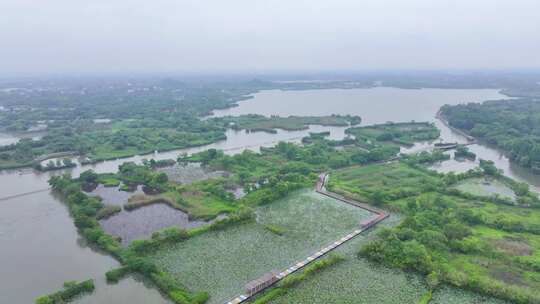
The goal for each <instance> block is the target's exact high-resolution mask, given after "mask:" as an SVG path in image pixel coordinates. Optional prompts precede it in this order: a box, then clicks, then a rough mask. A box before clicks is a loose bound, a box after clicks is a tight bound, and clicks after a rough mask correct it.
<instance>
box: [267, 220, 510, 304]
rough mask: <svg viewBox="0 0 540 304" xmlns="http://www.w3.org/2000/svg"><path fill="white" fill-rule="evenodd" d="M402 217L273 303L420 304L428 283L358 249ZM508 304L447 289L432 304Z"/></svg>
mask: <svg viewBox="0 0 540 304" xmlns="http://www.w3.org/2000/svg"><path fill="white" fill-rule="evenodd" d="M400 221H401V217H400V216H397V215H394V214H393V215H392V216H391V217H390V218H388V219H387V220H385V221H384V222H382V223H381V224H379V228H378V229H376V230H371V231H369V232H367V233H366V234H362V235H360V236H359V237H357V238H355V239H354V240H352V241H351V242H349V243H347V244H345V245H344V246H342V247H340V248H339V249H337V250H336V251H335V252H336V253H337V254H339V255H341V256H343V257H344V258H345V260H344V261H342V262H340V263H338V264H336V265H333V266H331V267H329V268H327V269H324V270H323V271H321V272H318V273H315V274H314V275H313V276H310V277H308V278H307V279H306V280H304V281H302V282H301V283H300V284H299V285H297V286H295V287H294V288H292V289H288V290H287V292H286V293H285V294H284V295H282V296H280V297H278V298H276V299H274V300H273V301H271V302H270V303H272V304H285V303H295V304H318V303H321V304H323V303H324V304H326V303H339V304H368V303H379V304H386V303H388V304H396V303H418V302H419V300H420V299H421V298H422V296H423V295H424V294H425V293H426V292H427V291H428V288H427V286H426V284H425V283H424V280H423V279H422V278H421V277H420V276H419V275H416V274H414V273H407V272H404V271H401V270H397V269H390V268H387V267H384V266H381V265H378V264H374V263H372V262H369V261H367V260H366V259H363V258H359V257H358V256H357V253H358V248H359V247H360V246H362V245H363V244H365V243H366V242H367V241H369V240H370V239H371V238H372V237H373V236H374V235H375V233H376V232H377V231H378V230H379V229H380V228H381V227H382V226H386V227H389V226H394V225H397V224H398V223H399V222H400ZM458 303H460V304H462V303H463V304H473V303H474V304H487V303H490V304H506V303H507V302H504V301H501V300H498V299H495V298H491V297H486V296H482V295H479V294H477V293H474V292H469V291H464V290H461V289H457V288H454V287H449V286H444V287H441V288H439V289H437V291H435V292H434V293H433V299H432V301H431V302H430V304H458Z"/></svg>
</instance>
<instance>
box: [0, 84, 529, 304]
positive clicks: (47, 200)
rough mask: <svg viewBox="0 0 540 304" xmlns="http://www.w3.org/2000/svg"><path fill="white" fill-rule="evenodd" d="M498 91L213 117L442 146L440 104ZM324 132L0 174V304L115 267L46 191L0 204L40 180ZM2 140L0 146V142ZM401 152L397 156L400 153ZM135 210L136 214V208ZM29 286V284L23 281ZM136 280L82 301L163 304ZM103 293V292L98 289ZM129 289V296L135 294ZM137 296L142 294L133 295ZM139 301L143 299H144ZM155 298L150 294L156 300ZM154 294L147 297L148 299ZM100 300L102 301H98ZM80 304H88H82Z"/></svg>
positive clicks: (234, 136)
mask: <svg viewBox="0 0 540 304" xmlns="http://www.w3.org/2000/svg"><path fill="white" fill-rule="evenodd" d="M502 98H504V96H503V95H501V94H499V93H498V91H497V90H449V89H422V90H404V89H395V88H374V89H354V90H313V91H274V90H273V91H263V92H260V93H257V94H255V95H254V98H253V99H251V100H247V101H242V102H240V103H239V106H238V107H235V108H232V109H228V110H220V111H216V112H215V115H216V116H224V115H240V114H247V113H256V114H264V115H272V114H275V115H284V116H288V115H328V114H351V115H360V116H361V117H362V119H363V122H362V124H363V125H367V124H373V123H384V122H387V121H396V122H397V121H411V120H415V121H426V120H427V121H434V122H435V123H436V124H437V126H438V127H439V128H440V129H441V137H442V138H443V140H445V141H460V142H463V141H465V139H464V138H462V137H461V136H460V135H459V134H455V133H453V132H452V131H451V130H449V129H448V128H446V127H445V126H444V125H443V124H442V123H440V122H438V121H436V120H435V113H436V112H437V110H438V109H439V107H440V106H442V105H443V104H458V103H466V102H480V101H484V100H490V99H502ZM326 130H330V131H331V136H330V138H333V139H339V138H342V137H343V136H344V130H345V128H339V127H321V126H311V127H310V129H309V130H303V131H294V132H286V131H282V130H279V131H278V133H277V134H268V133H262V132H257V133H246V132H244V131H232V130H229V131H227V138H228V139H227V140H225V141H221V142H218V143H214V144H211V145H208V146H204V147H197V148H191V149H185V150H178V151H170V152H165V153H157V154H152V155H146V156H135V157H131V158H126V159H119V160H113V161H107V162H103V163H98V164H94V165H88V166H78V167H76V168H72V169H69V170H63V171H55V172H46V173H38V172H34V171H32V170H30V169H24V170H12V171H2V172H0V207H1V208H2V212H0V244H1V250H0V269H2V271H1V272H0V303H32V301H33V299H34V298H35V297H36V296H38V295H40V294H44V293H48V292H52V291H55V290H57V289H58V288H59V287H60V286H61V284H62V282H64V281H67V280H82V279H88V278H94V279H96V280H98V279H99V278H102V277H103V275H104V273H105V272H106V271H107V270H108V269H110V268H113V267H115V266H116V265H117V262H116V261H114V260H113V259H112V258H110V257H108V256H105V255H102V254H100V253H99V252H96V251H93V250H92V249H90V248H88V247H87V246H86V245H85V244H84V242H83V241H82V240H81V239H80V237H79V235H78V234H77V232H76V230H75V227H74V225H73V222H72V219H71V218H70V217H69V214H68V212H67V209H66V207H65V206H64V205H63V204H62V202H61V201H59V200H58V199H57V198H55V197H54V196H53V195H52V194H51V193H50V192H49V191H44V192H40V193H35V194H31V195H26V196H21V197H18V198H11V199H4V200H2V199H1V198H5V197H9V196H13V195H18V194H22V193H27V192H31V191H36V190H42V189H47V188H48V185H47V180H48V179H49V178H50V176H52V175H54V174H62V173H65V172H69V173H71V174H73V175H75V176H77V175H78V174H80V172H82V171H85V170H88V169H93V170H95V171H96V172H100V173H101V172H115V171H116V170H117V168H118V165H120V164H121V163H123V162H125V161H135V162H141V161H142V159H144V158H155V159H167V158H176V157H177V156H178V155H179V154H180V153H182V152H186V153H194V152H198V151H202V150H205V149H208V148H216V149H223V150H225V151H226V153H230V154H233V153H238V152H241V151H243V150H245V149H251V150H255V151H257V150H258V148H259V147H260V146H272V145H274V144H275V143H277V142H278V141H281V140H286V141H296V142H299V141H300V139H301V138H302V137H303V136H306V135H307V134H308V132H321V131H326ZM0 141H1V140H0ZM429 147H430V144H429V143H424V144H419V145H416V146H415V147H413V148H411V149H407V150H409V151H412V150H414V149H416V150H422V149H428V148H429ZM407 150H404V151H407ZM471 150H472V151H473V152H475V153H476V154H477V155H478V157H479V158H483V159H491V160H493V161H495V162H496V164H497V166H498V167H500V168H502V169H503V170H504V171H505V173H506V174H508V175H509V176H511V177H514V178H517V179H519V180H524V181H527V182H529V183H530V184H532V185H533V186H536V187H537V186H539V185H540V178H539V177H538V176H536V175H532V174H530V173H528V171H526V170H524V169H522V168H519V167H517V166H515V165H511V164H510V163H509V161H508V159H507V158H506V157H504V156H503V155H501V154H500V153H499V152H497V151H496V150H494V149H492V148H489V147H487V146H483V145H474V146H471ZM471 165H473V164H466V163H457V164H456V163H451V162H449V163H448V164H442V166H443V167H445V166H446V167H453V168H458V167H461V166H471ZM141 210H142V209H141ZM30 282H31V283H30ZM144 286H145V285H144V284H142V283H140V282H137V281H136V280H128V281H125V282H121V283H120V284H119V285H114V286H113V285H111V286H105V285H104V284H101V286H100V283H99V281H98V290H97V291H96V293H95V295H93V296H90V297H88V298H87V299H86V300H84V299H81V300H82V301H83V302H81V303H102V302H110V303H124V302H126V301H128V300H129V301H128V302H129V303H133V304H137V303H166V302H164V301H163V299H161V298H160V297H159V294H158V293H157V291H155V290H148V289H147V288H145V287H144ZM101 287H103V288H101ZM135 290H136V291H135ZM138 294H140V295H141V296H135V295H138ZM143 294H144V295H148V298H145V296H143ZM156 294H157V295H158V296H155V295H156ZM153 295H154V296H153ZM103 299H107V301H104V300H103ZM85 301H87V302H85Z"/></svg>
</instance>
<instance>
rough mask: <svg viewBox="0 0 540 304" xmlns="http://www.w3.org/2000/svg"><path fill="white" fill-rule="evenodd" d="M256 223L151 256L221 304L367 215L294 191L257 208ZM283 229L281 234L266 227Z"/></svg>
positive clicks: (326, 199) (309, 194)
mask: <svg viewBox="0 0 540 304" xmlns="http://www.w3.org/2000/svg"><path fill="white" fill-rule="evenodd" d="M256 213H257V222H256V223H249V224H244V225H239V226H231V227H229V228H227V229H226V230H220V231H211V232H207V233H205V234H202V235H199V236H197V237H194V238H192V239H189V240H186V241H184V242H182V243H178V244H175V245H172V246H170V247H168V248H166V249H163V250H160V251H158V252H157V253H155V254H154V255H152V256H151V260H153V261H154V262H156V263H157V264H158V265H159V266H161V267H162V268H163V269H165V270H166V271H168V272H169V273H171V274H172V275H173V276H174V277H176V278H178V279H179V280H181V282H182V283H184V284H185V285H186V287H187V288H189V289H190V290H205V291H208V292H209V293H210V300H209V303H210V304H211V303H223V302H225V301H227V300H230V299H231V298H233V297H234V296H236V295H237V294H240V293H241V292H242V291H243V287H244V284H246V283H247V282H249V281H250V280H253V279H255V278H258V277H260V276H261V275H263V274H264V273H267V272H268V271H269V270H271V269H285V268H287V267H289V266H290V265H291V264H293V263H294V262H296V261H298V260H301V259H304V258H305V257H307V256H308V255H310V254H313V253H314V252H316V251H317V250H319V249H320V248H321V247H323V246H325V245H327V244H329V243H331V242H333V241H335V240H336V239H337V238H339V237H342V236H343V235H345V234H347V233H350V232H351V231H352V230H353V229H356V228H357V227H358V225H359V222H360V221H361V220H363V219H366V218H368V217H369V216H370V213H369V212H367V211H364V210H362V209H359V208H356V207H353V206H350V205H347V204H343V203H341V202H337V201H335V200H333V199H331V198H327V197H324V196H322V195H319V194H317V193H315V192H314V191H312V190H301V191H297V192H294V193H292V194H290V195H289V196H287V197H286V198H284V199H281V200H278V201H276V202H273V203H272V204H268V205H265V206H262V207H258V208H257V210H256ZM268 224H272V225H278V226H279V227H283V229H286V231H287V233H285V234H283V235H282V236H279V235H276V234H274V233H273V232H270V231H268V230H267V229H266V228H265V225H268Z"/></svg>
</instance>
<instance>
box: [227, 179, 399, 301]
mask: <svg viewBox="0 0 540 304" xmlns="http://www.w3.org/2000/svg"><path fill="white" fill-rule="evenodd" d="M327 181H328V174H326V173H323V174H321V175H319V180H318V181H317V184H316V186H315V191H316V192H318V193H320V194H322V195H325V196H328V197H331V198H333V199H336V200H339V201H342V202H344V203H347V204H350V205H353V206H355V207H358V208H362V209H365V210H367V211H369V212H371V213H373V214H374V216H372V217H371V218H370V219H369V220H367V221H366V222H365V223H366V224H363V225H362V226H361V227H359V228H358V229H356V230H354V231H352V232H351V233H349V234H347V235H346V236H344V237H342V238H340V239H338V240H337V241H335V242H333V243H332V244H329V245H328V246H325V247H323V248H321V249H320V250H319V251H317V252H315V253H314V254H312V255H310V256H308V257H307V258H306V259H304V260H302V261H299V262H296V263H294V264H293V265H291V266H290V267H288V268H287V269H285V270H283V271H281V272H279V273H278V274H277V275H276V278H277V280H276V282H274V283H273V284H276V283H277V282H279V281H280V280H283V279H284V278H286V277H287V276H289V275H291V274H293V273H295V272H297V271H298V270H300V269H302V268H304V267H305V266H307V265H309V264H310V263H312V262H313V261H316V260H318V259H320V258H322V257H324V256H325V255H326V254H328V253H329V252H331V251H333V250H335V249H336V248H338V247H339V246H341V245H343V244H345V243H346V242H348V241H350V240H352V239H353V238H354V237H356V236H357V235H359V234H361V233H362V232H364V231H366V230H369V229H370V228H372V227H374V226H375V225H377V224H378V223H380V222H381V221H383V220H384V219H386V218H387V217H388V216H389V214H388V213H386V212H384V211H383V210H380V209H378V208H375V207H373V206H370V205H368V204H365V203H361V202H358V201H355V200H351V199H348V198H346V197H344V196H342V195H339V194H337V193H333V192H329V191H327V190H326V183H327ZM273 284H272V285H273ZM272 285H270V286H272ZM270 286H267V287H266V288H268V287H270ZM266 288H265V289H266ZM265 289H262V290H260V291H259V292H258V293H260V292H262V291H264V290H265ZM255 295H256V294H254V295H251V296H249V295H245V294H241V295H239V296H237V297H236V298H234V299H232V300H231V301H228V302H226V304H240V303H244V302H246V301H249V300H250V299H251V298H252V297H254V296H255Z"/></svg>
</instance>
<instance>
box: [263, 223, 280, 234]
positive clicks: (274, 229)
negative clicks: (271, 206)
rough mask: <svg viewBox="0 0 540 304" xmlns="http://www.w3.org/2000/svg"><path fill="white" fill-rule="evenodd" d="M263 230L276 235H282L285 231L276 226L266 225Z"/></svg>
mask: <svg viewBox="0 0 540 304" xmlns="http://www.w3.org/2000/svg"><path fill="white" fill-rule="evenodd" d="M264 229H266V230H268V231H270V232H272V233H274V234H277V235H283V234H284V233H285V229H284V228H283V227H281V226H278V225H272V224H266V225H264Z"/></svg>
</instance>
